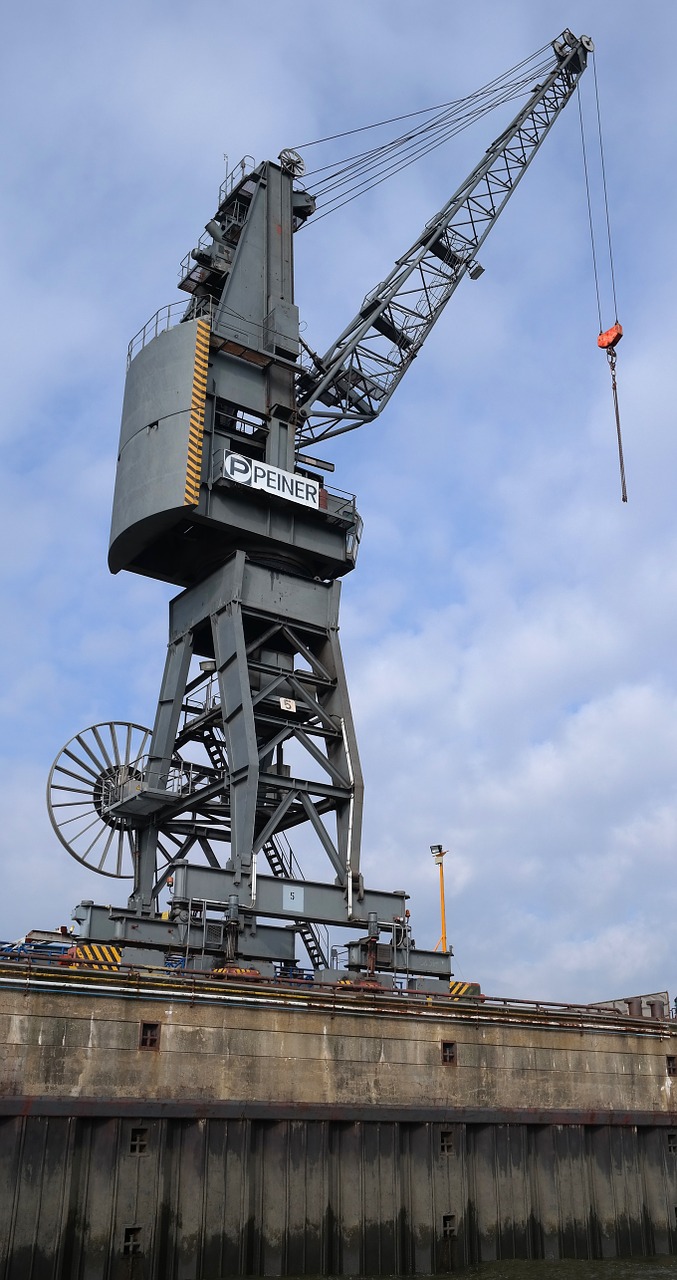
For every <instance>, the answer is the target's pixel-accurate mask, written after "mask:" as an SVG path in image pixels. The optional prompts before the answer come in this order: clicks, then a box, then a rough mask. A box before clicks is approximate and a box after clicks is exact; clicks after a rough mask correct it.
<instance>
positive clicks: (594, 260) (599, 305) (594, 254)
mask: <svg viewBox="0 0 677 1280" xmlns="http://www.w3.org/2000/svg"><path fill="white" fill-rule="evenodd" d="M576 97H577V98H578V119H579V121H580V126H581V150H582V152H583V173H584V175H585V197H586V202H587V207H588V226H589V228H590V248H591V251H592V273H593V277H594V281H595V296H596V298H597V318H598V320H599V331H600V333H601V332H602V303H601V300H600V296H599V272H598V270H597V251H596V248H595V227H594V223H593V220H592V200H591V198H590V175H589V173H588V153H587V150H586V146H585V129H584V128H583V107H582V104H581V86H580V84H579V85H577V87H576Z"/></svg>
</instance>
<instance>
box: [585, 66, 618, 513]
mask: <svg viewBox="0 0 677 1280" xmlns="http://www.w3.org/2000/svg"><path fill="white" fill-rule="evenodd" d="M593 68H594V76H593V80H594V85H595V107H596V114H597V135H598V139H599V153H600V170H601V177H602V192H603V197H604V211H605V217H606V232H607V244H608V250H609V270H610V275H611V291H612V297H613V303H614V314H615V318H616V319H615V322H616V326H617V327H618V330H619V333H618V336H617V337H616V338H615V340H614V342H612V343H611V344H610V345H605V344H602V343H600V345H605V351H606V357H607V361H608V364H609V372H610V374H611V395H612V400H613V407H614V418H615V423H616V442H617V445H618V466H619V471H620V480H621V501H622V502H627V500H628V490H627V484H626V479H625V458H624V455H623V438H622V435H621V416H620V409H619V405H618V383H617V381H616V343H617V342H618V338H619V337H621V336H622V333H623V330H622V329H621V327H620V325H619V323H618V303H617V299H616V280H615V273H614V260H613V247H612V242H611V222H610V218H609V200H608V193H607V184H606V172H605V166H604V144H603V141H602V118H601V113H600V106H599V87H598V83H597V68H596V66H595V64H594V62H593ZM577 96H578V118H579V121H580V126H581V150H582V153H583V173H584V175H585V195H586V203H587V209H588V225H589V228H590V248H591V252H592V271H593V277H594V282H595V296H596V299H597V318H598V321H599V332H600V338H601V337H602V327H603V321H602V304H601V298H600V289H599V271H598V266H597V251H596V247H595V227H594V219H593V215H592V197H591V192H590V175H589V171H588V159H587V150H586V146H585V129H584V127H583V107H582V103H581V92H580V85H578V86H577Z"/></svg>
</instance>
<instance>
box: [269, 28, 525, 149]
mask: <svg viewBox="0 0 677 1280" xmlns="http://www.w3.org/2000/svg"><path fill="white" fill-rule="evenodd" d="M549 48H550V46H549V45H547V44H544V45H542V46H541V48H540V49H537V50H536V52H535V53H531V54H530V55H529V57H528V58H524V59H523V60H522V62H516V63H515V66H514V67H511V68H510V70H509V71H504V72H503V74H502V75H500V76H496V77H495V78H494V80H489V81H488V83H487V84H486V85H485V86H484V89H489V88H491V87H492V86H493V85H495V84H498V83H499V82H500V81H501V80H506V79H507V78H508V76H510V75H512V74H513V72H516V71H521V69H522V67H525V66H526V65H527V63H529V62H532V61H533V60H534V59H535V58H538V57H539V56H540V55H541V54H542V53H545V51H546V49H549ZM483 91H484V90H483V89H477V90H476V91H475V93H476V94H479V93H482V92H483ZM471 96H473V97H474V96H475V95H474V94H473V95H471ZM460 101H464V99H460ZM450 106H453V102H443V103H441V104H440V106H438V107H422V108H421V110H419V111H409V112H407V113H406V114H405V115H401V116H390V118H389V119H388V120H378V121H376V122H375V123H374V124H364V125H361V126H360V127H359V128H357V129H346V130H344V132H343V133H330V134H328V135H327V137H326V138H315V139H313V141H312V142H301V143H298V144H297V145H296V146H295V147H294V148H293V150H294V151H304V150H305V149H306V148H307V147H319V146H320V145H321V143H323V142H334V141H336V139H337V138H349V137H351V135H352V134H355V133H366V132H367V131H368V130H370V129H380V128H381V127H382V126H383V125H386V124H397V123H398V122H399V121H400V120H412V119H413V118H414V116H420V115H426V114H428V113H430V112H431V111H441V110H443V109H444V108H445V107H450Z"/></svg>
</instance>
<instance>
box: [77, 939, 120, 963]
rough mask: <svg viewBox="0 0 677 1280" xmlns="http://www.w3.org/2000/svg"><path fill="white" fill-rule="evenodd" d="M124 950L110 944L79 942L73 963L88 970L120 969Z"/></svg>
mask: <svg viewBox="0 0 677 1280" xmlns="http://www.w3.org/2000/svg"><path fill="white" fill-rule="evenodd" d="M121 957H122V948H121V947H114V946H111V944H110V943H108V942H78V944H77V946H76V947H75V955H74V957H73V960H72V963H73V964H74V965H78V964H83V965H86V966H87V968H88V969H119V967H120V959H121Z"/></svg>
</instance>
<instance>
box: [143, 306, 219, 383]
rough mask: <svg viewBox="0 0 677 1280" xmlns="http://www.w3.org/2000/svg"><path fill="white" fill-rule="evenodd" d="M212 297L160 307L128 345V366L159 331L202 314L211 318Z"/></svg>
mask: <svg viewBox="0 0 677 1280" xmlns="http://www.w3.org/2000/svg"><path fill="white" fill-rule="evenodd" d="M212 307H213V303H212V299H211V298H196V297H193V298H191V300H190V302H189V303H186V302H185V301H180V302H168V303H167V304H166V306H164V307H160V308H159V310H158V311H156V312H155V315H154V316H151V318H150V320H147V321H146V323H145V325H144V326H143V328H142V329H139V332H138V333H135V334H134V337H133V338H132V340H131V342H130V343H129V346H128V347H127V368H129V366H130V364H131V363H132V360H133V359H134V357H135V356H138V354H139V352H140V351H142V350H143V348H144V347H145V346H147V345H148V343H149V342H152V340H153V338H157V336H158V334H159V333H164V332H165V330H167V329H174V328H175V327H176V325H177V324H181V323H182V321H184V320H197V319H199V318H200V317H202V316H205V317H207V318H208V319H211V315H212Z"/></svg>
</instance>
